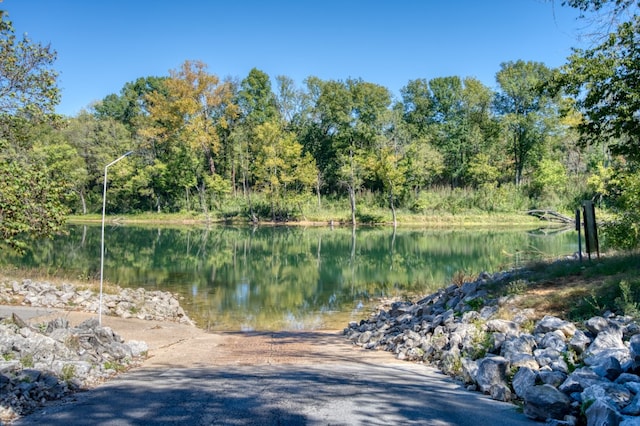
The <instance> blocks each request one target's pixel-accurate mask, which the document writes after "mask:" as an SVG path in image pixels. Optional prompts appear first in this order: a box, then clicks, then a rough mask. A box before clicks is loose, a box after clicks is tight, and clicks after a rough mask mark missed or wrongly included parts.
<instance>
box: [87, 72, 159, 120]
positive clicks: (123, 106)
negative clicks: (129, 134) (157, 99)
mask: <svg viewBox="0 0 640 426" xmlns="http://www.w3.org/2000/svg"><path fill="white" fill-rule="evenodd" d="M166 79H167V77H141V78H138V79H136V80H135V81H133V82H129V83H126V84H125V85H124V87H123V88H122V90H120V95H116V94H114V93H112V94H110V95H107V96H106V97H105V98H104V99H102V101H100V102H98V103H96V104H95V105H93V110H94V112H95V116H96V117H97V118H98V119H104V118H111V119H113V120H116V121H119V122H121V123H122V124H124V125H125V126H127V128H128V129H129V130H130V131H134V130H135V129H136V127H137V126H140V125H142V123H141V122H140V120H141V118H142V117H143V116H145V115H147V114H148V113H149V111H148V107H149V105H148V100H147V95H149V94H151V93H153V92H160V93H162V94H164V95H165V96H166V95H167V94H168V93H167V89H166V87H165V86H164V83H165V81H166Z"/></svg>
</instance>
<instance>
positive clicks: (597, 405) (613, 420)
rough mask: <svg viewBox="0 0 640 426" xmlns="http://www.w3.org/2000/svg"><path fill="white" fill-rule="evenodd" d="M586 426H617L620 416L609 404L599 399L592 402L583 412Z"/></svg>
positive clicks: (620, 419)
mask: <svg viewBox="0 0 640 426" xmlns="http://www.w3.org/2000/svg"><path fill="white" fill-rule="evenodd" d="M585 416H586V417H587V426H605V425H612V426H613V425H618V424H620V422H621V421H622V416H621V415H620V413H618V412H617V410H616V409H615V408H614V407H612V406H611V405H610V404H607V403H606V402H604V401H603V400H601V399H598V400H596V401H594V402H593V403H592V404H591V405H590V406H589V408H587V410H586V411H585Z"/></svg>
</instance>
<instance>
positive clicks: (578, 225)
mask: <svg viewBox="0 0 640 426" xmlns="http://www.w3.org/2000/svg"><path fill="white" fill-rule="evenodd" d="M576 231H578V258H579V259H580V262H582V234H581V232H580V209H576Z"/></svg>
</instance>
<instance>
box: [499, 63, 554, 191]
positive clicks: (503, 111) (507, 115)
mask: <svg viewBox="0 0 640 426" xmlns="http://www.w3.org/2000/svg"><path fill="white" fill-rule="evenodd" d="M552 74H553V71H552V70H550V69H549V68H547V67H546V66H545V65H544V64H542V63H539V62H525V61H521V60H520V61H516V62H505V63H503V64H501V69H500V71H498V74H497V75H496V80H497V81H498V84H499V85H500V92H499V93H498V94H497V96H496V109H497V112H498V114H499V115H500V118H501V122H502V124H503V127H504V130H505V132H506V133H505V136H506V138H507V140H508V143H507V146H508V149H509V151H510V153H511V158H512V161H513V169H514V182H515V184H516V185H520V184H521V182H522V178H523V172H524V170H525V167H527V166H528V165H529V163H530V162H531V156H532V153H533V152H534V150H535V149H536V148H539V147H540V146H541V145H542V144H543V143H544V141H545V138H546V136H547V134H548V133H549V129H548V123H547V121H546V118H547V114H549V113H550V111H552V110H551V106H552V99H551V98H550V97H548V96H546V94H545V91H544V85H545V84H546V83H548V82H549V81H550V80H551V77H552Z"/></svg>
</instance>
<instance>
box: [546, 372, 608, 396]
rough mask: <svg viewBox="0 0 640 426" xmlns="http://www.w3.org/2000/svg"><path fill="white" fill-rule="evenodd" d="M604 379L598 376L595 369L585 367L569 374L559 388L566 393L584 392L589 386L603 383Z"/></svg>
mask: <svg viewBox="0 0 640 426" xmlns="http://www.w3.org/2000/svg"><path fill="white" fill-rule="evenodd" d="M604 381H605V379H603V378H602V377H600V376H598V375H597V374H596V373H595V372H594V371H593V370H591V369H590V368H587V367H584V368H579V369H577V370H575V371H574V372H573V373H571V374H569V376H568V377H567V379H566V380H565V381H564V382H563V383H562V384H561V385H560V386H559V387H558V389H559V390H560V391H562V392H564V393H566V394H570V393H573V392H582V391H584V390H585V389H586V388H588V387H589V386H593V385H597V384H601V383H603V382H604Z"/></svg>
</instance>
